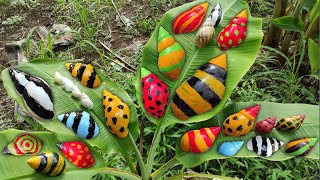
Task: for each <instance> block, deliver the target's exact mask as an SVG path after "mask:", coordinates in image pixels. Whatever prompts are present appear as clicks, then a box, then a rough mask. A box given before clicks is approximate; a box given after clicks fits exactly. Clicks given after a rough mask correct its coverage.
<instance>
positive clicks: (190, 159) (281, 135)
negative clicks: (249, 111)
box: [176, 102, 320, 167]
mask: <svg viewBox="0 0 320 180" xmlns="http://www.w3.org/2000/svg"><path fill="white" fill-rule="evenodd" d="M256 104H260V105H261V107H260V112H259V114H258V117H257V119H256V121H255V123H257V122H258V121H261V120H263V119H266V118H269V117H272V116H276V117H277V120H280V119H281V118H283V117H289V116H293V115H298V114H305V115H306V118H305V120H304V122H303V124H302V126H301V127H300V128H299V129H298V130H296V131H292V132H289V131H279V130H277V129H275V128H274V129H273V130H272V132H271V133H269V134H263V133H256V132H255V131H254V128H253V129H252V130H251V131H250V133H248V134H246V135H244V136H242V137H231V136H225V135H224V134H223V133H222V132H220V133H219V136H218V138H217V139H216V140H215V141H214V144H213V146H212V147H211V148H210V149H209V150H208V151H207V152H204V153H200V154H195V153H186V152H183V151H182V150H181V148H180V140H181V138H180V139H179V140H178V141H177V144H176V154H177V155H176V156H177V159H178V160H179V161H180V162H181V163H182V164H183V165H185V166H187V167H194V166H197V165H199V164H201V163H203V162H204V161H207V160H211V159H226V158H229V157H226V156H223V155H221V154H218V152H217V149H218V147H219V145H220V144H222V143H223V142H228V141H240V140H241V141H244V144H243V146H242V147H241V149H240V150H239V151H238V153H237V154H236V155H235V156H233V157H252V158H253V157H260V156H258V155H257V154H256V153H255V152H253V151H250V150H248V149H247V147H246V143H247V141H248V140H249V139H251V138H252V137H254V136H257V135H263V136H267V137H272V138H276V139H278V140H281V141H283V142H284V145H283V146H282V147H281V148H280V149H279V150H278V151H277V152H275V153H274V154H273V155H272V156H270V157H261V158H263V159H267V160H270V161H283V160H287V159H290V158H294V156H291V155H288V154H286V153H285V146H286V144H287V143H288V142H290V141H292V140H294V139H300V138H306V137H316V138H318V141H317V143H316V145H315V146H314V149H313V150H312V151H311V153H310V154H309V155H307V156H306V157H305V158H309V159H319V132H320V126H319V106H315V105H307V104H279V103H269V102H250V103H235V104H233V105H230V106H228V107H226V108H225V109H223V110H222V111H221V112H219V113H218V114H217V115H215V116H214V117H213V118H212V119H209V120H207V121H204V122H200V123H196V124H194V125H193V126H191V127H190V129H189V130H188V131H190V130H194V129H201V128H203V127H212V126H220V127H221V126H222V124H223V122H224V120H225V119H226V118H227V117H228V116H230V115H232V114H234V113H236V112H239V111H240V110H242V109H244V108H247V107H251V106H253V105H256Z"/></svg>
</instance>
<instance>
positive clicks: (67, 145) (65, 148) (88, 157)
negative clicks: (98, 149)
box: [57, 141, 95, 168]
mask: <svg viewBox="0 0 320 180" xmlns="http://www.w3.org/2000/svg"><path fill="white" fill-rule="evenodd" d="M57 146H58V147H59V148H60V149H61V152H62V154H63V155H64V156H65V157H67V158H68V159H69V161H70V162H71V163H72V164H73V165H75V166H77V167H79V168H89V167H91V166H93V165H94V163H95V160H94V158H93V156H92V153H91V152H90V150H89V148H88V147H87V146H86V145H85V144H84V143H83V142H80V141H72V142H64V143H62V144H57Z"/></svg>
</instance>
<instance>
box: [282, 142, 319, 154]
mask: <svg viewBox="0 0 320 180" xmlns="http://www.w3.org/2000/svg"><path fill="white" fill-rule="evenodd" d="M317 141H318V138H303V139H297V140H293V141H291V142H289V143H288V144H287V145H286V151H285V152H286V153H288V154H290V155H293V156H306V155H308V154H309V153H310V151H311V150H312V149H313V147H314V145H315V144H316V143H317Z"/></svg>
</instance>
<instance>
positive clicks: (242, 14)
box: [236, 10, 248, 19]
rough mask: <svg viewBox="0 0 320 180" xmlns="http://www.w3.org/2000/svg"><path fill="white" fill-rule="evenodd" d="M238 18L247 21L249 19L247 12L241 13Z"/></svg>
mask: <svg viewBox="0 0 320 180" xmlns="http://www.w3.org/2000/svg"><path fill="white" fill-rule="evenodd" d="M236 17H238V18H245V19H247V18H248V14H247V10H243V11H241V13H239V14H238V15H237V16H236Z"/></svg>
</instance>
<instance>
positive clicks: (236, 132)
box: [222, 105, 260, 136]
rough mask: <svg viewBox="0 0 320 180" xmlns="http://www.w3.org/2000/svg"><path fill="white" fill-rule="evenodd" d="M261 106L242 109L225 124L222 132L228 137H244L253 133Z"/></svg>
mask: <svg viewBox="0 0 320 180" xmlns="http://www.w3.org/2000/svg"><path fill="white" fill-rule="evenodd" d="M259 110H260V105H256V106H253V107H250V108H246V109H242V110H241V111H239V112H237V113H235V114H232V115H230V116H229V117H227V119H226V120H225V121H224V122H223V125H222V132H223V134H225V135H227V136H243V135H245V134H247V133H249V132H250V131H251V129H252V128H253V126H254V122H255V120H256V118H257V116H258V113H259Z"/></svg>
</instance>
